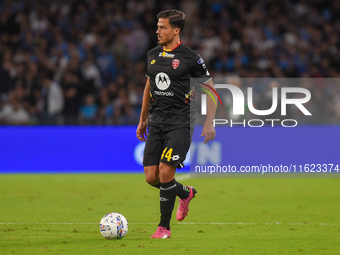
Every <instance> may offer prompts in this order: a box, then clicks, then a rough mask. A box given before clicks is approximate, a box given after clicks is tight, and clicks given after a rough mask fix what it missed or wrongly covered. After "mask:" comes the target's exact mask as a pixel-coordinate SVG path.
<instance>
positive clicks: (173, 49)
mask: <svg viewBox="0 0 340 255" xmlns="http://www.w3.org/2000/svg"><path fill="white" fill-rule="evenodd" d="M181 44H182V40H181V41H180V43H179V44H178V45H177V46H176V47H175V48H173V49H171V50H167V49H165V48H164V46H163V50H165V51H173V50H174V49H176V48H177V47H178V46H180V45H181Z"/></svg>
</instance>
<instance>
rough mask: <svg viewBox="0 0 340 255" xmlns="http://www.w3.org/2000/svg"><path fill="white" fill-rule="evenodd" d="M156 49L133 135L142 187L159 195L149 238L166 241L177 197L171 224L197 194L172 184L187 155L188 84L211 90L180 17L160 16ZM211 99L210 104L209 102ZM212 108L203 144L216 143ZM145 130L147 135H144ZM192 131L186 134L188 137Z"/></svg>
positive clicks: (166, 13)
mask: <svg viewBox="0 0 340 255" xmlns="http://www.w3.org/2000/svg"><path fill="white" fill-rule="evenodd" d="M157 18H158V23H157V27H158V29H157V31H156V34H157V38H158V46H157V47H155V48H153V49H152V50H150V51H149V52H148V54H147V71H146V76H147V77H148V78H147V82H146V86H145V89H144V95H143V105H142V111H141V117H140V122H139V125H138V127H137V131H136V135H137V138H138V139H139V140H141V141H146V145H145V150H144V159H143V166H144V172H145V179H146V181H147V182H148V183H149V184H150V185H152V186H154V187H156V188H159V189H160V196H159V199H160V211H161V219H160V223H159V225H158V228H157V230H156V232H155V233H154V234H153V235H152V236H151V238H169V237H170V235H171V232H170V219H171V214H172V211H173V208H174V204H175V199H176V196H178V197H179V198H180V200H179V201H180V203H179V207H178V209H177V214H176V218H177V220H178V221H182V220H183V219H184V218H185V217H186V216H187V214H188V210H189V203H190V201H191V200H192V198H193V197H194V196H195V193H196V189H195V188H194V187H191V186H183V185H182V184H181V183H179V182H177V181H176V180H175V171H176V168H182V167H183V166H184V165H183V161H184V160H185V157H186V154H187V152H188V150H189V147H190V143H191V138H192V130H193V128H191V129H190V125H191V127H193V122H194V119H195V117H194V116H193V114H190V100H188V95H190V78H203V79H204V81H205V83H206V84H207V85H208V86H212V87H213V83H212V81H211V77H210V74H209V72H208V70H207V69H206V66H205V64H204V61H203V59H202V58H201V56H200V55H199V54H197V53H196V52H195V51H193V50H191V49H190V48H189V47H187V46H185V45H184V44H183V42H182V41H181V40H180V34H181V32H182V30H183V28H184V24H185V14H184V13H183V12H181V11H178V10H165V11H162V12H160V13H158V15H157ZM209 99H210V100H209ZM215 111H216V107H215V104H214V103H213V100H212V99H211V98H208V111H207V119H206V122H205V124H204V126H203V131H202V136H205V139H204V142H205V143H207V142H208V141H210V140H212V139H214V138H215V129H214V125H213V120H214V117H215ZM147 127H148V132H147ZM190 130H191V131H190Z"/></svg>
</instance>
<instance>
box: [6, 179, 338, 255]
mask: <svg viewBox="0 0 340 255" xmlns="http://www.w3.org/2000/svg"><path fill="white" fill-rule="evenodd" d="M182 183H183V184H187V185H193V186H195V187H196V188H197V190H198V194H197V196H196V198H195V199H194V200H193V201H192V203H191V204H190V211H189V215H188V217H187V218H186V219H185V220H184V221H183V223H178V222H177V221H176V217H175V214H176V209H177V205H178V202H176V205H175V210H174V213H173V219H172V224H171V228H172V236H171V238H170V239H164V240H154V239H150V238H149V237H150V235H152V234H153V232H154V231H155V230H156V227H157V222H158V220H159V199H158V190H156V189H155V188H152V187H150V186H148V185H147V184H146V182H145V181H144V175H142V174H129V175H121V174H97V175H94V174H93V175H92V174H88V175H73V174H68V175H0V203H1V205H0V206H1V207H0V208H1V209H0V254H38V255H39V254H74V255H76V254H83V255H84V254H340V185H339V184H340V179H336V178H334V179H316V178H310V179H307V178H304V179H303V178H296V179H287V178H284V179H267V178H265V179H259V178H254V179H252V178H240V179H234V178H233V179H227V178H218V179H210V178H209V179H204V178H194V179H187V180H183V181H182ZM112 211H113V212H119V213H121V214H123V215H124V216H125V217H126V218H127V219H128V221H129V231H128V233H127V235H126V236H125V237H124V238H123V239H122V240H106V239H104V238H103V237H102V236H101V234H100V231H99V221H100V219H101V217H102V216H103V215H104V214H106V213H109V212H112Z"/></svg>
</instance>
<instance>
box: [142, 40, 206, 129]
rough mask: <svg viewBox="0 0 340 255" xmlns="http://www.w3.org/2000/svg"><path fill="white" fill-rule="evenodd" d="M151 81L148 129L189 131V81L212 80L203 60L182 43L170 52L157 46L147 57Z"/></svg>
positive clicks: (191, 99)
mask: <svg viewBox="0 0 340 255" xmlns="http://www.w3.org/2000/svg"><path fill="white" fill-rule="evenodd" d="M146 76H147V77H148V78H149V79H150V94H151V95H150V108H149V112H148V113H149V117H148V122H149V125H171V126H174V127H176V128H180V127H188V126H189V125H190V123H192V122H193V121H194V119H195V107H194V97H193V90H192V89H191V87H190V78H203V79H204V80H205V81H208V80H209V79H211V77H210V74H209V72H208V70H207V68H206V66H205V64H204V61H203V59H202V57H201V56H200V55H199V54H198V53H196V52H195V51H193V50H192V49H190V48H189V47H187V46H185V45H183V43H182V42H181V43H180V44H179V45H178V46H177V47H175V48H174V49H172V50H165V49H164V48H163V47H162V46H157V47H155V48H153V49H152V50H150V51H149V52H148V54H147V72H146Z"/></svg>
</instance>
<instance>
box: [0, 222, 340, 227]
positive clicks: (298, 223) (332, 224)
mask: <svg viewBox="0 0 340 255" xmlns="http://www.w3.org/2000/svg"><path fill="white" fill-rule="evenodd" d="M27 224H34V225H98V224H99V223H94V222H0V225H27ZM155 224H158V222H129V225H155ZM177 224H178V225H246V226H247V225H248V226H250V225H254V226H259V225H301V226H312V225H320V226H340V223H338V222H317V223H304V222H287V223H285V222H253V223H252V222H178V223H177Z"/></svg>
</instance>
